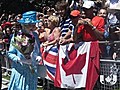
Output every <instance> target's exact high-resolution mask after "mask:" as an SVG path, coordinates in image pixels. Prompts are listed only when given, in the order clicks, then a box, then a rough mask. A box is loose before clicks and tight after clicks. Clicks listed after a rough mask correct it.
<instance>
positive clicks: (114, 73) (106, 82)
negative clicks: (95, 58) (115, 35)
mask: <svg viewBox="0 0 120 90" xmlns="http://www.w3.org/2000/svg"><path fill="white" fill-rule="evenodd" d="M95 87H98V89H97V90H120V60H107V59H101V60H100V78H99V80H98V81H97V84H96V86H95Z"/></svg>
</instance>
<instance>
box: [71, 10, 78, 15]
mask: <svg viewBox="0 0 120 90" xmlns="http://www.w3.org/2000/svg"><path fill="white" fill-rule="evenodd" d="M70 15H71V16H73V17H77V16H79V15H80V11H79V10H73V11H71V13H70Z"/></svg>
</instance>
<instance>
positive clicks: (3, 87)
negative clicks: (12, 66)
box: [1, 78, 9, 90]
mask: <svg viewBox="0 0 120 90" xmlns="http://www.w3.org/2000/svg"><path fill="white" fill-rule="evenodd" d="M8 84H9V80H6V79H4V78H2V88H1V90H7V88H8Z"/></svg>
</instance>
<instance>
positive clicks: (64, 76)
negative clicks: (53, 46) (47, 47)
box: [54, 42, 99, 90]
mask: <svg viewBox="0 0 120 90" xmlns="http://www.w3.org/2000/svg"><path fill="white" fill-rule="evenodd" d="M97 52H99V47H98V44H97V42H94V43H93V42H92V43H91V42H80V43H78V44H73V43H70V44H67V45H60V48H59V59H58V62H57V66H56V76H55V81H54V86H55V87H60V88H70V89H75V88H86V90H92V89H93V87H94V85H95V82H96V80H97V78H98V70H99V57H98V55H99V53H97ZM91 53H93V54H91ZM96 57H97V58H96ZM94 59H96V60H97V62H96V63H98V64H97V66H96V65H94V64H95V63H94V61H95V60H94ZM91 62H92V63H91ZM91 65H92V66H91ZM91 69H93V70H94V71H93V70H91ZM94 75H95V78H94ZM93 78H94V79H93Z"/></svg>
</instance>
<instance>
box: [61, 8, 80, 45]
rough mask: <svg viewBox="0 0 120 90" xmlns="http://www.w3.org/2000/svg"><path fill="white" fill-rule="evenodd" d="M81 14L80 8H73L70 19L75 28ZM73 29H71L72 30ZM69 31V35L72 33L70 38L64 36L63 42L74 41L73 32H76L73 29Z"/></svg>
mask: <svg viewBox="0 0 120 90" xmlns="http://www.w3.org/2000/svg"><path fill="white" fill-rule="evenodd" d="M80 17H81V15H80V11H79V10H72V11H71V13H70V19H71V21H72V25H73V26H72V27H73V28H74V29H75V27H76V25H77V23H78V20H79V19H80ZM70 31H71V30H70ZM70 31H69V33H67V34H66V36H67V35H69V34H70V33H71V36H70V38H63V39H62V43H61V44H66V43H70V42H74V41H73V34H74V30H72V31H71V32H70Z"/></svg>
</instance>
